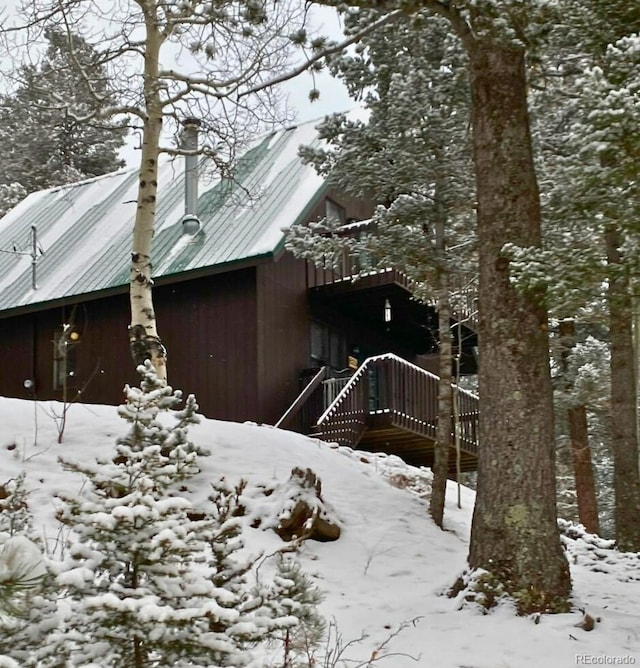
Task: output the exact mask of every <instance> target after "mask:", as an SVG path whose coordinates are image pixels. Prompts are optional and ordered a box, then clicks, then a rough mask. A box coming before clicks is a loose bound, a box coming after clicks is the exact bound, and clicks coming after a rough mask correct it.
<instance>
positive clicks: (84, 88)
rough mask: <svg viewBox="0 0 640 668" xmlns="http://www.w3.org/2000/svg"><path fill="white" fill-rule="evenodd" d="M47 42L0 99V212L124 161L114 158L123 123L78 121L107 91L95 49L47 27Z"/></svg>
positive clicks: (101, 172) (110, 168) (124, 134)
mask: <svg viewBox="0 0 640 668" xmlns="http://www.w3.org/2000/svg"><path fill="white" fill-rule="evenodd" d="M46 38H47V41H48V48H47V50H46V52H45V53H44V55H43V57H42V59H41V61H40V62H39V63H38V64H36V65H31V64H25V65H22V67H21V68H20V74H19V79H20V81H21V84H20V85H19V86H18V88H17V89H16V90H15V91H13V92H12V93H10V94H7V95H4V96H2V98H1V99H0V147H2V155H3V160H2V164H1V165H0V215H3V214H4V213H6V212H7V211H8V210H9V209H10V208H11V207H12V206H13V205H15V204H16V203H17V201H19V198H22V197H24V196H25V195H26V194H29V193H32V192H34V191H36V190H41V189H43V188H49V187H52V186H57V185H64V184H65V183H71V182H74V181H79V180H81V179H83V178H88V177H91V176H99V175H100V174H106V173H107V172H111V171H114V170H116V169H118V168H119V167H121V166H122V165H123V164H124V163H123V162H122V161H121V160H119V159H118V156H117V152H118V149H119V148H120V147H122V146H123V144H124V138H125V136H126V133H127V130H126V129H125V128H124V127H123V126H122V125H121V124H120V125H116V124H111V123H102V124H98V123H90V122H87V123H84V122H81V121H79V120H78V117H82V116H85V115H87V113H88V112H90V111H91V110H92V109H94V108H95V107H96V104H97V102H96V100H95V99H94V97H93V96H94V94H96V93H97V94H98V95H106V96H108V94H109V86H110V84H109V79H108V77H107V74H106V69H105V66H104V64H103V63H102V62H101V60H100V56H99V54H98V52H97V51H96V50H95V49H94V48H93V47H91V46H90V45H89V44H88V43H87V42H86V41H85V40H84V39H83V38H82V37H81V36H79V35H75V34H71V35H69V36H68V35H67V34H66V33H63V32H61V31H59V30H55V29H51V28H50V29H48V30H47V31H46ZM81 67H86V68H88V69H90V70H91V71H93V72H94V73H95V75H96V80H97V84H95V85H96V86H97V89H94V87H93V86H92V88H91V89H90V88H89V87H88V85H87V82H86V81H85V79H84V78H83V77H82V73H81V69H80V68H81ZM56 99H59V100H60V101H64V105H63V104H62V103H61V102H59V103H57V104H56ZM65 105H66V108H65ZM69 112H72V113H73V114H74V115H71V113H69Z"/></svg>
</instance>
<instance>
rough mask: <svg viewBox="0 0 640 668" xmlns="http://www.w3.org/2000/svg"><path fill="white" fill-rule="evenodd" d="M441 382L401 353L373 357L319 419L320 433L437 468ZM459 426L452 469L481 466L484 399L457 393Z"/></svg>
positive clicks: (454, 436) (452, 451) (453, 439)
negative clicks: (480, 403)
mask: <svg viewBox="0 0 640 668" xmlns="http://www.w3.org/2000/svg"><path fill="white" fill-rule="evenodd" d="M438 383H439V379H438V377H437V376H435V375H434V374H431V373H429V372H428V371H425V370H424V369H421V368H419V367H417V366H415V365H413V364H410V363H409V362H407V361H406V360H403V359H401V358H399V357H396V356H395V355H382V356H379V357H372V358H369V359H368V360H366V361H365V362H364V364H363V365H362V366H361V367H360V368H359V369H358V371H357V372H356V373H355V374H354V376H353V377H352V378H351V379H350V380H349V382H348V383H347V384H346V385H345V387H344V388H343V389H342V391H341V392H340V393H339V394H338V396H337V397H336V399H335V400H334V401H333V402H332V404H331V405H330V406H328V408H327V410H326V411H325V413H324V414H323V415H321V416H320V418H319V419H318V422H317V433H316V434H314V435H315V436H316V437H318V438H321V439H323V440H326V441H331V442H337V443H340V444H342V445H348V446H350V447H352V448H359V449H363V450H368V451H371V452H386V453H388V454H395V455H398V456H400V457H401V458H402V459H403V460H404V461H406V462H407V463H408V464H412V465H415V466H429V467H430V466H432V465H433V457H434V446H435V439H436V433H437V413H438V402H437V397H438ZM455 400H456V401H457V406H458V411H457V412H458V416H459V419H458V424H457V427H456V430H457V431H456V432H454V433H453V434H452V435H451V445H450V453H449V472H450V475H451V476H452V477H454V476H455V473H456V442H458V443H459V446H460V470H461V471H463V472H465V471H473V470H475V469H476V467H477V448H478V438H477V433H478V431H477V423H478V399H477V397H476V396H475V395H473V394H471V393H470V392H466V391H464V390H456V391H455Z"/></svg>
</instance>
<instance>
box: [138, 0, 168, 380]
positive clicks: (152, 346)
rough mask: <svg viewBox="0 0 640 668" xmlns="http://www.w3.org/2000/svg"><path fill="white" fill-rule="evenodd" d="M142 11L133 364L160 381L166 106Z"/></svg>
mask: <svg viewBox="0 0 640 668" xmlns="http://www.w3.org/2000/svg"><path fill="white" fill-rule="evenodd" d="M142 7H143V11H144V14H145V26H146V31H147V34H146V49H145V61H144V62H145V65H144V98H145V109H146V118H145V120H144V124H143V130H142V156H141V161H140V177H139V178H140V180H139V184H138V201H137V209H136V219H135V224H134V230H133V248H132V252H131V270H130V279H129V296H130V302H131V325H130V327H129V342H130V349H131V356H132V357H133V359H134V361H135V363H136V364H142V363H143V362H144V361H145V360H146V359H150V360H151V362H152V364H153V366H154V368H155V370H156V373H157V374H158V377H159V378H160V379H163V380H166V378H167V366H166V361H167V360H166V351H165V349H164V346H163V345H162V342H161V341H160V337H159V336H158V330H157V324H156V314H155V310H154V308H153V295H152V285H153V281H152V278H151V270H152V265H151V242H152V239H153V233H154V225H155V217H156V197H157V192H158V156H159V153H160V151H159V143H160V132H161V130H162V104H161V99H160V89H159V82H158V71H159V56H160V47H161V46H162V41H163V37H162V34H161V33H160V31H159V29H158V24H157V20H156V16H155V8H154V7H153V3H148V4H147V3H142Z"/></svg>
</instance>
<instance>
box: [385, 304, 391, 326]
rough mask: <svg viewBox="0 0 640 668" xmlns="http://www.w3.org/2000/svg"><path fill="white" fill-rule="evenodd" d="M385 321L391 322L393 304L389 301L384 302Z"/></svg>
mask: <svg viewBox="0 0 640 668" xmlns="http://www.w3.org/2000/svg"><path fill="white" fill-rule="evenodd" d="M384 321H385V322H391V302H390V301H389V300H388V299H385V300H384Z"/></svg>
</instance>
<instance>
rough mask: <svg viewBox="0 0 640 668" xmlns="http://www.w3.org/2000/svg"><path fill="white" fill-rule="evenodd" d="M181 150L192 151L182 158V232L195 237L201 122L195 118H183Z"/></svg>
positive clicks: (197, 221) (198, 229)
mask: <svg viewBox="0 0 640 668" xmlns="http://www.w3.org/2000/svg"><path fill="white" fill-rule="evenodd" d="M182 125H183V127H184V130H183V131H182V149H183V150H184V151H193V153H192V154H191V155H185V158H184V216H183V217H182V232H183V234H189V235H191V236H195V235H196V234H197V233H198V232H199V231H200V219H199V218H198V211H197V209H198V155H197V153H196V151H197V150H198V134H199V130H200V125H201V122H200V120H199V119H197V118H185V119H184V121H182Z"/></svg>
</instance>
